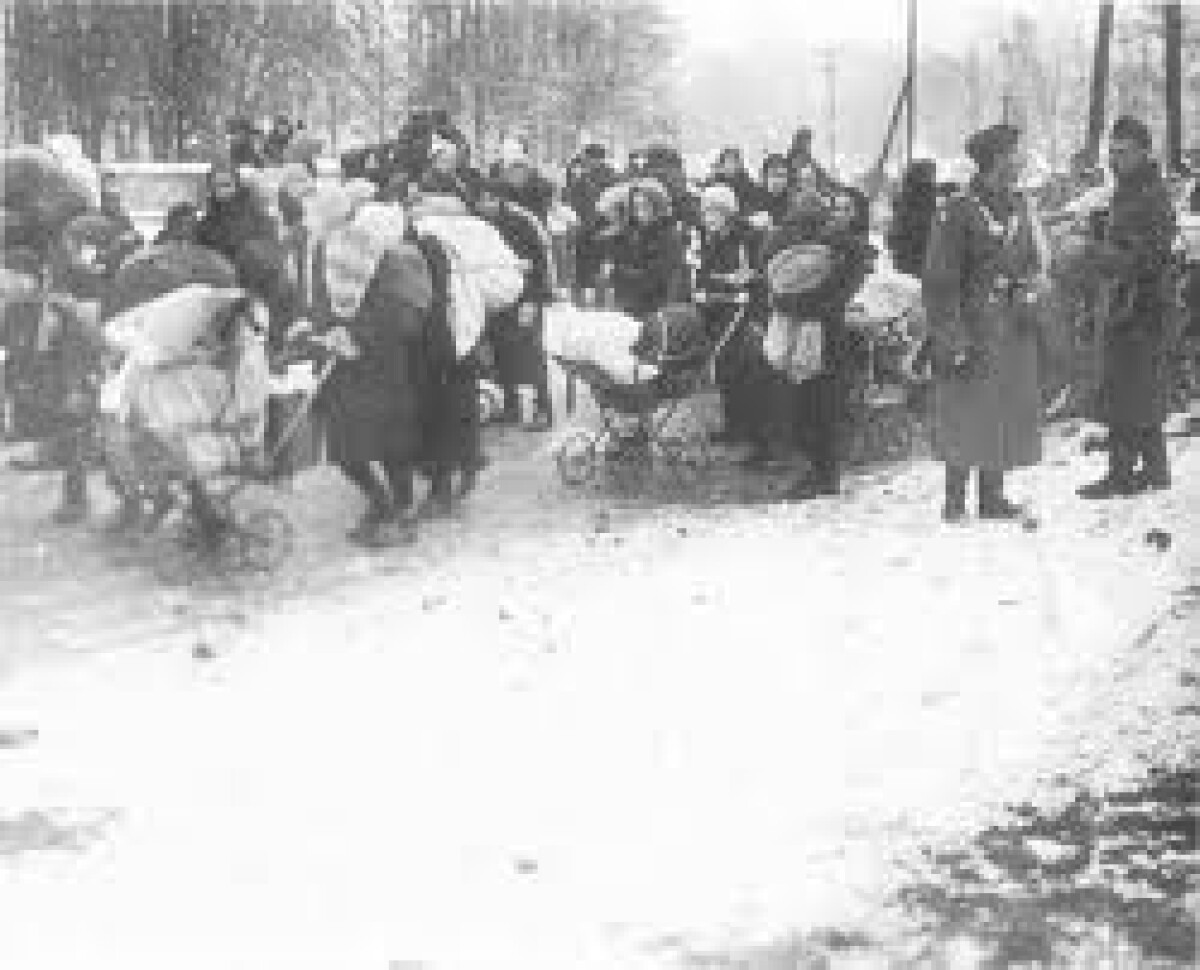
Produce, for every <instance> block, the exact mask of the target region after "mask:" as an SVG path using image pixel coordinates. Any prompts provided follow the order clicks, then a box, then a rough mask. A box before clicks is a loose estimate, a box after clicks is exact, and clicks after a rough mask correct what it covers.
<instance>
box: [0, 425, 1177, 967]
mask: <svg viewBox="0 0 1200 970" xmlns="http://www.w3.org/2000/svg"><path fill="white" fill-rule="evenodd" d="M1063 447H1066V446H1065V445H1064V446H1063ZM1094 470H1095V464H1094V463H1089V464H1088V465H1087V467H1084V465H1083V464H1082V463H1080V462H1079V461H1072V462H1070V463H1068V464H1065V465H1056V464H1054V463H1053V461H1051V462H1050V463H1048V464H1047V465H1046V466H1045V467H1043V468H1041V469H1039V470H1037V471H1036V472H1031V473H1028V474H1025V475H1022V476H1018V480H1017V481H1016V483H1015V486H1016V487H1015V491H1017V492H1018V493H1024V494H1030V495H1032V496H1034V497H1035V498H1036V501H1037V505H1038V507H1039V508H1040V509H1041V510H1042V512H1043V514H1044V517H1045V520H1046V521H1045V525H1044V527H1043V529H1042V531H1041V532H1039V533H1036V534H1026V533H1022V532H1020V531H1019V530H1014V529H1011V528H1007V527H990V526H978V527H973V528H970V529H966V530H956V529H950V528H946V527H943V526H941V525H940V524H935V523H934V521H933V517H934V515H935V510H936V492H937V472H936V469H933V468H930V467H917V468H915V469H912V470H910V471H909V472H908V473H907V474H905V475H903V476H901V477H900V478H898V479H896V480H894V481H891V482H879V483H871V482H865V483H863V484H861V485H860V486H859V487H858V489H857V494H856V496H855V498H854V499H853V501H851V502H847V503H839V504H837V505H836V506H835V505H834V504H833V503H829V502H816V503H811V504H810V505H808V506H804V507H800V508H782V507H776V508H760V509H741V510H738V509H724V510H720V511H708V512H704V513H699V512H688V511H686V510H666V511H660V512H657V513H653V514H645V513H634V512H627V513H623V512H621V511H619V510H618V511H616V512H614V513H613V516H614V524H613V529H612V531H611V532H605V533H601V534H595V533H593V532H592V531H591V530H587V529H583V528H581V527H580V526H581V525H584V524H586V522H587V518H586V512H585V511H584V510H575V509H573V508H572V509H570V510H568V511H566V512H564V515H566V516H568V520H567V521H565V522H560V523H559V528H558V529H557V530H552V531H542V532H535V533H534V534H533V535H529V534H527V532H523V531H522V530H523V529H525V530H527V529H528V526H529V524H530V523H529V520H528V519H525V520H519V521H512V520H511V514H512V511H513V503H514V502H515V500H514V499H513V498H512V497H511V496H507V497H506V496H497V499H496V500H497V502H498V503H499V504H498V505H497V506H491V507H489V505H488V502H489V496H488V494H487V493H486V492H485V494H484V495H483V496H481V497H480V499H479V502H478V505H479V511H478V513H475V514H474V517H473V518H472V519H471V520H470V522H469V523H468V524H467V525H466V526H463V527H454V528H452V529H451V530H450V532H449V533H448V535H444V536H440V537H435V538H434V540H433V543H432V544H433V545H434V546H435V547H438V545H439V544H443V545H446V546H449V547H451V549H453V547H454V546H455V544H457V545H458V547H459V548H458V554H451V553H449V552H447V551H446V550H445V549H441V550H440V551H434V552H431V553H428V554H422V555H420V556H418V557H417V563H418V565H417V566H416V567H407V568H401V571H400V572H399V573H397V574H395V575H387V574H386V573H382V572H371V571H369V570H366V569H364V578H363V579H362V580H361V582H360V583H359V584H358V585H356V586H353V587H339V588H338V589H337V590H336V591H335V592H333V593H330V594H329V595H327V596H323V595H319V594H313V595H311V596H310V597H309V598H307V599H306V600H304V601H290V602H288V603H287V604H286V605H285V607H284V608H281V609H280V610H278V612H277V613H275V614H273V615H270V616H268V617H266V618H265V619H264V620H263V622H262V623H261V624H260V625H258V626H257V627H255V628H252V629H251V630H250V631H248V632H247V633H246V634H245V640H244V641H243V642H241V643H239V644H237V645H236V649H229V650H227V651H222V659H220V661H219V662H217V663H215V664H209V665H203V664H196V663H195V662H194V661H192V660H191V659H190V658H188V657H187V656H185V655H183V654H179V653H156V654H151V655H137V656H133V655H130V656H123V655H112V656H99V657H95V658H93V659H90V660H88V661H86V662H80V663H79V664H76V665H72V666H71V667H69V668H62V667H56V668H53V669H51V668H46V669H41V670H28V671H26V672H25V673H24V674H23V675H21V676H19V677H17V678H15V679H14V680H12V681H11V682H10V683H8V684H6V685H4V686H3V688H2V689H0V700H2V703H3V709H4V711H5V717H6V719H7V718H11V719H12V720H13V721H14V722H20V723H34V724H36V725H37V727H38V729H39V731H40V739H39V741H38V743H37V744H36V745H35V746H33V747H30V748H28V749H26V750H24V751H22V752H19V753H16V752H13V753H2V752H0V758H3V762H2V764H3V770H4V787H3V791H2V793H0V805H2V806H3V811H0V817H3V816H6V815H9V814H12V813H15V812H19V811H21V810H22V809H24V808H27V807H42V808H45V807H50V806H64V807H79V808H104V807H113V808H116V809H119V810H120V812H121V813H122V814H121V815H120V818H119V820H118V821H117V822H116V823H115V824H113V825H112V827H111V828H110V829H109V830H108V833H107V834H108V838H107V839H106V840H105V841H104V842H102V843H101V844H99V845H96V846H94V847H92V848H91V849H90V850H88V851H87V852H86V853H80V854H75V855H64V854H55V853H41V854H38V855H36V856H34V855H29V856H25V857H21V856H18V857H16V858H14V859H13V860H12V861H11V862H6V863H3V864H2V865H0V911H2V912H4V913H5V919H4V924H5V931H4V933H3V934H0V965H2V966H12V967H21V968H22V970H41V968H43V967H45V968H53V970H74V968H76V967H79V968H80V970H82V968H85V967H86V968H88V970H94V968H96V967H108V966H114V967H115V966H120V967H122V970H141V968H143V967H145V968H146V970H151V968H153V970H161V968H162V967H164V966H170V967H171V970H191V968H192V967H196V968H197V970H199V968H204V970H242V968H245V970H276V968H279V970H283V968H285V967H286V968H288V970H306V968H309V967H312V968H314V970H316V968H322V970H325V968H329V967H332V966H336V967H338V968H339V970H357V968H360V967H361V968H363V970H368V968H371V970H379V968H386V967H387V966H388V961H399V960H415V961H426V965H428V966H429V967H436V968H439V970H441V968H446V970H451V968H454V970H457V968H462V970H468V968H487V970H502V968H503V970H508V968H513V970H516V968H522V970H537V968H541V967H546V968H547V970H549V968H551V967H553V968H555V970H561V968H563V967H568V966H569V967H572V968H590V967H593V966H594V967H597V968H601V967H604V968H617V967H620V968H622V970H625V968H636V967H638V966H654V965H655V964H654V962H653V961H650V962H641V963H639V962H638V959H639V954H640V953H641V952H642V951H641V950H640V946H641V945H642V944H644V943H645V942H646V941H647V940H650V939H653V938H656V937H660V936H664V935H668V934H677V933H682V934H686V935H688V936H689V937H690V938H691V939H694V940H698V941H703V942H704V943H712V944H717V945H720V944H721V943H722V942H727V941H730V940H733V939H741V938H744V937H746V936H769V935H771V934H773V933H777V932H781V931H784V930H792V929H796V928H798V927H799V928H803V927H816V926H820V925H828V924H833V923H840V922H842V921H844V920H851V921H853V920H856V919H858V918H860V917H861V916H862V914H863V913H864V912H866V911H869V909H870V906H871V905H873V904H874V903H875V902H877V901H878V900H879V899H880V898H881V896H882V894H883V893H884V891H885V890H886V888H887V886H888V885H889V882H890V880H892V879H893V878H894V877H895V871H894V869H893V868H892V866H891V861H892V859H893V858H896V857H900V858H902V857H903V856H904V854H905V853H906V852H907V851H908V850H909V849H910V848H911V847H912V846H913V845H914V844H915V842H916V841H917V840H918V839H921V838H925V837H948V836H951V835H953V834H954V833H957V832H967V831H969V830H971V829H972V828H973V827H976V826H978V825H979V824H981V822H983V821H984V820H986V819H987V818H988V817H989V815H990V813H992V812H994V811H995V810H996V809H997V808H998V807H999V805H1000V804H1001V803H1002V802H1004V801H1013V800H1020V799H1022V798H1026V797H1031V796H1032V794H1033V793H1034V791H1035V790H1036V789H1037V786H1038V783H1039V780H1040V778H1041V777H1042V776H1045V775H1046V774H1048V773H1053V772H1054V771H1055V770H1056V769H1057V768H1060V767H1068V768H1071V769H1073V770H1075V769H1078V766H1079V757H1080V753H1079V752H1078V751H1077V750H1074V749H1072V750H1064V749H1063V748H1062V745H1061V744H1060V741H1061V738H1062V737H1064V736H1068V735H1069V736H1071V737H1072V738H1076V737H1077V736H1078V735H1079V734H1080V733H1081V728H1086V724H1087V722H1086V721H1081V719H1082V718H1092V719H1095V717H1096V716H1097V712H1096V710H1095V707H1094V703H1093V702H1094V697H1095V689H1096V687H1097V684H1099V683H1103V682H1104V680H1105V678H1108V679H1109V680H1110V681H1111V679H1112V676H1113V671H1114V669H1116V668H1117V667H1119V666H1120V664H1119V661H1120V659H1121V658H1122V656H1123V653H1124V651H1126V649H1127V647H1128V644H1129V643H1130V641H1131V639H1133V638H1135V637H1136V635H1137V633H1138V632H1140V631H1141V630H1142V629H1144V627H1145V626H1146V624H1147V622H1148V621H1149V618H1151V617H1152V616H1153V615H1155V614H1156V612H1157V611H1159V610H1161V608H1162V606H1163V604H1164V602H1165V600H1166V597H1167V596H1168V595H1169V593H1170V592H1171V591H1172V590H1174V589H1176V588H1178V586H1179V583H1180V582H1181V577H1183V576H1184V575H1185V572H1186V569H1187V568H1188V565H1189V562H1194V561H1195V560H1194V559H1193V560H1189V559H1188V558H1187V557H1188V556H1190V555H1191V553H1192V551H1193V549H1194V548H1195V546H1194V544H1191V543H1192V540H1191V539H1190V533H1188V532H1187V530H1188V529H1189V527H1190V528H1191V529H1192V530H1194V529H1195V528H1196V525H1195V524H1196V522H1197V521H1200V520H1198V519H1197V518H1196V516H1195V515H1194V514H1193V513H1194V512H1195V511H1196V504H1197V503H1196V486H1195V484H1194V483H1195V480H1196V476H1197V473H1198V472H1200V462H1197V460H1196V458H1195V456H1194V455H1193V454H1188V455H1187V456H1185V457H1184V460H1183V462H1182V464H1181V467H1180V468H1179V479H1180V482H1181V487H1180V488H1179V489H1178V490H1177V492H1176V493H1173V494H1171V495H1168V496H1161V497H1154V498H1149V499H1145V500H1140V501H1138V502H1129V503H1118V504H1115V505H1113V506H1111V507H1109V508H1096V507H1090V506H1085V505H1083V504H1082V503H1079V502H1077V500H1075V499H1074V497H1073V496H1072V495H1071V492H1070V489H1071V487H1072V486H1073V485H1074V484H1076V483H1077V482H1078V481H1079V480H1080V479H1081V478H1085V477H1086V476H1087V474H1088V473H1089V472H1091V471H1094ZM495 487H497V488H498V487H499V486H495ZM504 502H508V503H509V504H508V505H505V504H503V503H504ZM489 508H490V509H491V510H490V511H489ZM493 526H495V529H494V530H493V529H492V527H493ZM1152 526H1158V527H1164V528H1168V529H1172V530H1174V531H1175V532H1177V533H1178V534H1179V538H1180V541H1179V542H1178V543H1177V544H1176V547H1175V548H1174V549H1173V550H1172V551H1171V552H1170V553H1167V554H1165V555H1164V554H1161V553H1158V552H1155V551H1154V550H1152V549H1151V548H1149V547H1148V546H1147V545H1146V544H1145V543H1144V542H1143V541H1142V536H1143V534H1144V532H1145V530H1146V529H1148V528H1150V527H1152ZM506 529H507V531H505V530H506ZM495 531H499V536H500V539H499V540H498V541H499V548H496V547H495V546H494V545H493V542H494V541H495V540H492V539H489V538H484V536H487V535H488V534H489V532H495ZM1130 697H1131V699H1132V698H1135V697H1136V699H1137V700H1138V702H1139V703H1144V702H1145V697H1144V696H1142V695H1137V694H1136V692H1130ZM1121 702H1122V701H1121V696H1120V695H1119V694H1118V695H1117V696H1114V698H1113V704H1114V709H1113V711H1112V712H1111V713H1112V715H1113V716H1114V718H1115V717H1116V716H1117V714H1118V712H1119V707H1120V704H1121ZM1096 754H1097V756H1099V755H1101V754H1103V752H1097V753H1096ZM68 930H69V932H68ZM643 956H644V954H643ZM658 965H659V966H661V963H660V964H658Z"/></svg>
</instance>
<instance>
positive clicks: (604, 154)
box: [582, 143, 608, 162]
mask: <svg viewBox="0 0 1200 970" xmlns="http://www.w3.org/2000/svg"><path fill="white" fill-rule="evenodd" d="M582 155H583V157H584V158H586V159H588V160H589V161H593V162H603V161H606V160H607V159H608V149H607V148H605V147H604V146H603V145H597V144H595V143H593V144H590V145H584V146H583V152H582Z"/></svg>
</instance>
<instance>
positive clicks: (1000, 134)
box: [966, 125, 1021, 171]
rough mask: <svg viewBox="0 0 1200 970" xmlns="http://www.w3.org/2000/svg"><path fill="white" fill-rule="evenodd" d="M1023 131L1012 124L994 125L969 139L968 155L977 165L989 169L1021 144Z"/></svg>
mask: <svg viewBox="0 0 1200 970" xmlns="http://www.w3.org/2000/svg"><path fill="white" fill-rule="evenodd" d="M1020 141H1021V131H1020V129H1018V128H1014V127H1013V126H1012V125H992V126H991V127H990V128H984V129H983V130H982V131H977V132H976V133H975V134H973V135H972V136H971V137H970V138H969V139H968V140H967V145H966V149H967V155H969V156H970V158H971V161H973V162H974V163H975V165H976V167H978V168H980V169H983V170H985V171H986V170H988V169H990V168H991V167H992V166H993V165H995V164H996V161H997V160H998V159H1000V158H1001V157H1003V156H1004V155H1007V154H1008V153H1009V152H1011V151H1012V150H1013V149H1014V148H1016V147H1017V145H1018V144H1020Z"/></svg>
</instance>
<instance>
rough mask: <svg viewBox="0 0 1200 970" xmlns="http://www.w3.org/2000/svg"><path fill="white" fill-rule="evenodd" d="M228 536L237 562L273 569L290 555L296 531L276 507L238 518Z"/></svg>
mask: <svg viewBox="0 0 1200 970" xmlns="http://www.w3.org/2000/svg"><path fill="white" fill-rule="evenodd" d="M231 539H232V543H233V547H234V549H235V555H236V557H237V559H238V563H239V565H241V566H242V567H244V568H246V569H252V570H258V571H260V572H273V571H274V570H276V569H278V568H279V566H280V565H282V564H283V563H284V562H285V561H286V560H287V559H288V557H290V556H291V554H292V551H293V549H294V548H295V539H296V530H295V527H294V526H293V525H292V523H291V521H290V520H289V519H288V517H287V516H286V515H284V514H283V513H282V512H280V511H278V510H277V509H254V510H253V511H251V512H248V513H246V515H245V516H242V517H240V518H239V520H238V522H237V526H236V528H235V530H234V533H233V536H232V537H231Z"/></svg>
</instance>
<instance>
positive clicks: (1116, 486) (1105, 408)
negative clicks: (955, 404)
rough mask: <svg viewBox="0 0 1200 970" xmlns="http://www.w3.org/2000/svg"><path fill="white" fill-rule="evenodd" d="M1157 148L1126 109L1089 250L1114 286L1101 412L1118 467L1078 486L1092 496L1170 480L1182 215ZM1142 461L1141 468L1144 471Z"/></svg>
mask: <svg viewBox="0 0 1200 970" xmlns="http://www.w3.org/2000/svg"><path fill="white" fill-rule="evenodd" d="M1151 151H1152V145H1151V137H1150V131H1149V129H1148V128H1147V127H1146V125H1145V124H1143V123H1142V122H1141V121H1139V120H1137V119H1135V118H1129V117H1125V118H1120V119H1119V120H1118V121H1117V122H1116V124H1115V125H1114V126H1113V129H1112V134H1111V139H1110V147H1109V156H1110V165H1111V167H1112V170H1113V174H1114V176H1115V178H1116V185H1115V189H1114V192H1113V196H1112V202H1111V205H1110V209H1109V217H1108V227H1107V231H1106V232H1105V233H1104V239H1103V241H1102V242H1099V243H1097V244H1096V245H1095V246H1094V249H1093V251H1092V252H1090V253H1089V254H1088V259H1089V262H1090V263H1091V264H1092V265H1093V266H1094V267H1095V269H1096V270H1097V272H1098V273H1099V274H1100V275H1101V276H1102V277H1104V278H1105V279H1106V282H1107V284H1108V286H1109V287H1110V290H1111V292H1110V295H1109V299H1108V301H1107V302H1108V315H1107V325H1106V327H1105V332H1104V372H1103V377H1102V381H1101V388H1100V402H1099V403H1100V415H1099V416H1100V418H1101V420H1102V421H1103V422H1104V423H1105V424H1106V425H1108V429H1109V452H1108V455H1109V468H1108V473H1107V474H1106V475H1105V476H1104V477H1103V478H1102V479H1100V480H1099V481H1097V482H1093V483H1092V484H1090V485H1086V486H1084V487H1083V488H1081V489H1080V490H1079V494H1080V496H1081V497H1083V498H1088V499H1105V498H1111V497H1113V496H1118V495H1131V494H1134V493H1135V492H1139V491H1143V490H1146V489H1153V490H1161V489H1167V488H1170V486H1171V470H1170V465H1169V463H1168V456H1167V443H1166V439H1165V437H1164V434H1163V427H1162V426H1163V422H1164V421H1165V420H1166V409H1167V401H1166V397H1167V386H1168V381H1167V376H1166V375H1167V353H1168V349H1169V348H1168V343H1169V338H1170V336H1171V335H1170V334H1168V333H1167V326H1166V324H1167V321H1168V319H1169V318H1170V316H1171V310H1172V303H1173V301H1174V298H1175V293H1174V286H1175V277H1174V272H1173V268H1172V245H1173V242H1174V238H1175V232H1176V216H1175V209H1174V205H1173V203H1172V200H1171V196H1170V192H1169V191H1168V189H1167V186H1166V183H1165V182H1164V180H1163V176H1162V173H1161V171H1160V169H1159V167H1158V165H1157V163H1155V162H1154V160H1153V159H1152V157H1151ZM1139 460H1140V461H1141V465H1142V467H1141V471H1140V474H1139V473H1137V472H1136V471H1135V469H1136V466H1137V463H1138V462H1139Z"/></svg>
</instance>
